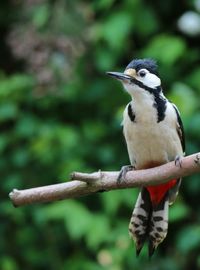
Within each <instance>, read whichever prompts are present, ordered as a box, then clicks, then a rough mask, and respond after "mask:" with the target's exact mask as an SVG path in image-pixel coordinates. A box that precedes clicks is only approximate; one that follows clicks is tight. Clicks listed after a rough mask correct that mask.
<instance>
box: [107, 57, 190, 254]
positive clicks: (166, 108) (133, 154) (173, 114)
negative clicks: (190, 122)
mask: <svg viewBox="0 0 200 270" xmlns="http://www.w3.org/2000/svg"><path fill="white" fill-rule="evenodd" d="M107 74H108V75H110V76H111V77H113V78H115V79H117V80H119V81H120V82H122V84H123V86H124V88H125V90H126V91H127V92H128V93H129V94H130V96H131V99H132V100H131V101H130V102H129V103H128V104H127V106H126V108H125V110H124V113H123V121H122V125H123V133H124V136H125V140H126V144H127V149H128V155H129V159H130V163H131V165H129V166H123V167H122V170H121V172H120V175H119V179H121V178H122V179H124V177H125V174H126V172H127V171H128V170H130V169H131V168H134V169H137V170H140V169H148V168H153V167H156V166H159V165H162V164H165V163H167V162H170V161H175V164H177V162H178V163H180V160H181V157H182V156H183V155H184V152H185V139H184V129H183V124H182V121H181V117H180V113H179V111H178V109H177V107H176V106H175V105H174V104H173V103H171V102H170V101H169V100H168V99H167V98H166V97H165V96H164V94H163V91H162V87H161V80H160V78H159V75H158V66H157V63H156V61H155V60H153V59H134V60H132V61H131V62H130V63H129V64H128V66H127V67H126V69H125V71H124V72H123V73H120V72H107ZM179 165H180V164H179ZM122 179H121V180H122ZM180 184H181V179H171V180H170V181H169V182H167V183H164V184H159V185H156V186H146V187H142V188H141V191H140V193H139V196H138V198H137V201H136V204H135V208H134V210H133V213H132V217H131V220H130V224H129V234H130V236H131V237H132V238H133V240H134V241H135V245H136V255H137V256H138V255H139V254H140V251H141V249H142V247H143V245H144V243H145V241H147V242H148V250H149V256H150V257H151V256H152V255H153V253H154V251H155V249H156V248H157V247H158V245H159V244H160V243H161V242H162V241H163V240H164V239H165V237H166V235H167V231H168V209H169V205H171V204H172V203H173V202H174V201H175V199H176V196H177V194H178V190H179V187H180Z"/></svg>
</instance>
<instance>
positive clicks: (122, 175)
mask: <svg viewBox="0 0 200 270" xmlns="http://www.w3.org/2000/svg"><path fill="white" fill-rule="evenodd" d="M132 170H135V167H134V166H133V165H125V166H122V168H121V170H120V172H119V175H118V177H117V183H120V182H121V181H124V180H125V178H126V174H127V172H129V171H132Z"/></svg>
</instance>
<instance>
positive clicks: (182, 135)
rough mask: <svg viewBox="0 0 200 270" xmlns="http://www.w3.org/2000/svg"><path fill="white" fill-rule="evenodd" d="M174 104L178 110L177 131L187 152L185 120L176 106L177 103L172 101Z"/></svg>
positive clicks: (176, 110)
mask: <svg viewBox="0 0 200 270" xmlns="http://www.w3.org/2000/svg"><path fill="white" fill-rule="evenodd" d="M172 106H173V108H174V110H175V112H176V116H177V133H178V136H179V138H180V141H181V145H182V149H183V153H184V154H185V133H184V127H183V122H182V120H181V116H180V113H179V110H178V108H177V107H176V105H175V104H173V103H172Z"/></svg>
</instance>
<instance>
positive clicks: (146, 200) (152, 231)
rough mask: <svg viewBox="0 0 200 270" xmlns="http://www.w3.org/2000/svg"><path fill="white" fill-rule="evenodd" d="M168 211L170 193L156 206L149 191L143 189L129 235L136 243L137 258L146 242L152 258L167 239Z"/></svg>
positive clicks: (134, 211)
mask: <svg viewBox="0 0 200 270" xmlns="http://www.w3.org/2000/svg"><path fill="white" fill-rule="evenodd" d="M168 209H169V196H168V192H166V194H165V196H164V197H163V198H162V200H161V201H160V202H159V203H158V204H156V205H154V204H153V203H152V200H151V197H150V193H149V191H148V189H147V188H145V187H143V188H142V190H141V192H140V193H139V196H138V199H137V202H136V205H135V208H134V210H133V214H132V217H131V221H130V224H129V233H130V235H131V237H132V238H133V240H134V241H135V244H136V255H137V256H138V255H139V253H140V251H141V249H142V247H143V245H144V242H145V241H146V240H147V241H148V242H149V256H152V255H153V253H154V251H155V249H156V248H157V246H158V245H159V244H160V243H161V242H162V241H163V240H164V239H165V237H166V235H167V229H168Z"/></svg>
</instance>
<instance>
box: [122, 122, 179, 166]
mask: <svg viewBox="0 0 200 270" xmlns="http://www.w3.org/2000/svg"><path fill="white" fill-rule="evenodd" d="M124 135H125V139H126V142H127V148H128V153H129V159H130V162H131V164H133V165H135V167H136V168H137V169H142V168H150V167H155V166H158V165H160V164H164V163H167V162H169V161H171V160H174V159H175V157H176V156H177V155H180V156H181V155H182V154H183V153H182V148H181V144H180V140H179V137H178V134H177V132H176V130H175V129H174V128H170V127H169V126H167V125H165V124H163V123H159V124H158V123H156V124H155V125H152V124H151V123H145V124H140V125H137V124H133V123H131V125H130V124H128V125H127V126H124Z"/></svg>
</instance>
